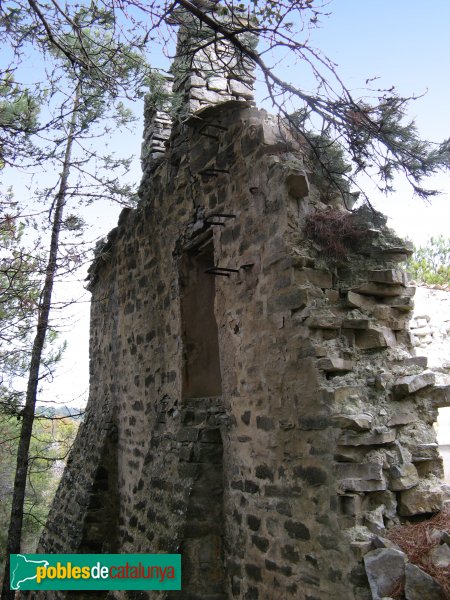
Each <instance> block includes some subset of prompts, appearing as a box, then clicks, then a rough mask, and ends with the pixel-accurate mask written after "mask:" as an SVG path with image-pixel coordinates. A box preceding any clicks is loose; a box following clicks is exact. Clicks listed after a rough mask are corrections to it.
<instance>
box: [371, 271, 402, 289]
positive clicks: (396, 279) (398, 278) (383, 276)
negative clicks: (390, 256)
mask: <svg viewBox="0 0 450 600" xmlns="http://www.w3.org/2000/svg"><path fill="white" fill-rule="evenodd" d="M369 281H373V282H376V283H387V284H400V285H406V283H407V281H406V273H405V272H404V271H402V270H401V269H384V270H373V271H369Z"/></svg>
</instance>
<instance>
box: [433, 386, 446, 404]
mask: <svg viewBox="0 0 450 600" xmlns="http://www.w3.org/2000/svg"><path fill="white" fill-rule="evenodd" d="M430 396H431V399H432V402H433V406H434V407H436V408H444V407H445V406H450V385H437V386H435V387H434V388H433V390H432V391H431V394H430Z"/></svg>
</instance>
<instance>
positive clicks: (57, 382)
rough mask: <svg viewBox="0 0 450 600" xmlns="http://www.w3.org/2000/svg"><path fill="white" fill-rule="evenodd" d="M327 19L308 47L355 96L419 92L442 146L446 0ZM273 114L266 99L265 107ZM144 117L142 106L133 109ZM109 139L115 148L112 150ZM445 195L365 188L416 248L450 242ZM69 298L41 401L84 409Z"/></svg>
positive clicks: (448, 49) (111, 212)
mask: <svg viewBox="0 0 450 600" xmlns="http://www.w3.org/2000/svg"><path fill="white" fill-rule="evenodd" d="M326 10H327V12H329V13H330V14H329V16H326V17H323V18H322V19H321V25H320V27H319V28H318V29H316V30H314V31H313V32H312V33H311V39H310V43H311V44H312V45H313V46H316V47H317V48H320V49H321V50H322V52H324V53H325V54H326V55H327V56H328V57H329V58H330V59H332V60H333V61H334V62H335V63H337V71H338V72H339V74H340V76H341V78H342V79H343V80H344V81H345V83H346V85H347V87H348V88H349V89H350V90H353V91H354V93H355V95H356V96H358V90H360V91H361V93H362V89H363V88H364V86H365V81H366V79H368V78H372V77H379V80H377V84H378V85H379V86H380V87H387V88H389V87H390V86H392V85H395V86H396V88H397V90H398V92H399V94H400V95H404V96H411V95H420V96H421V95H423V94H425V95H424V96H423V97H420V98H419V99H417V100H415V101H414V102H413V103H412V104H411V106H410V110H409V113H408V116H409V117H410V118H414V119H416V122H417V125H418V128H419V132H420V134H421V135H422V137H424V138H426V139H428V140H431V141H436V142H438V141H442V140H443V139H444V138H446V137H450V110H449V106H450V79H449V78H448V76H447V71H448V66H447V63H448V58H449V57H450V36H449V35H448V24H449V23H450V2H449V1H448V0H434V1H433V2H432V3H428V4H426V3H424V2H423V1H421V0H420V1H419V0H396V1H395V2H393V1H392V0H363V1H361V0H334V1H331V2H329V3H328V5H327V7H326ZM152 56H153V58H156V63H157V64H158V66H167V64H168V63H167V60H166V59H164V58H163V56H162V53H161V51H160V50H159V49H157V48H154V49H153V52H152ZM276 72H277V74H278V75H280V76H281V77H285V78H286V79H288V80H292V82H293V83H295V84H296V85H298V86H304V87H307V86H308V85H309V79H308V75H307V74H306V72H305V69H304V68H303V66H302V65H301V64H292V61H290V60H289V58H288V59H287V64H286V65H285V66H283V65H279V66H277V71H276ZM263 97H264V93H263V91H262V88H261V86H259V85H258V86H257V100H258V101H259V104H260V105H261V101H262V98H263ZM262 104H263V106H264V108H266V109H268V110H270V105H269V104H268V103H267V102H264V103H262ZM135 112H136V114H138V115H140V114H141V113H142V104H140V105H139V104H138V105H137V106H136V108H135ZM141 137H142V121H139V122H138V123H137V124H136V125H135V126H134V127H133V130H132V131H131V132H130V133H129V134H128V135H126V136H121V138H120V145H121V147H125V148H126V149H127V150H129V151H130V153H134V154H135V156H136V160H135V163H134V166H133V177H134V178H135V180H136V181H138V180H139V178H140V167H139V152H140V146H141ZM114 143H117V140H116V142H112V146H114ZM427 183H429V185H430V186H431V187H436V188H438V189H440V190H442V192H443V193H442V195H441V196H439V197H438V198H435V199H433V201H432V203H431V204H427V203H425V202H424V201H422V200H420V199H418V198H414V197H413V195H412V191H411V189H410V188H409V187H408V184H406V183H405V182H404V181H401V180H398V181H397V182H396V187H397V191H396V192H395V193H394V194H392V195H390V196H388V197H384V196H382V195H380V194H379V193H378V192H377V190H376V189H375V188H374V189H370V185H369V184H367V185H366V187H365V189H366V190H368V192H369V196H370V199H371V202H372V204H373V205H374V206H375V207H376V208H377V209H378V210H381V211H382V212H384V213H385V214H387V215H388V216H389V224H390V226H392V227H394V228H395V229H396V230H397V232H398V233H399V234H401V235H403V236H407V237H409V238H410V239H412V240H413V241H414V243H415V244H416V245H420V244H424V243H425V242H426V240H427V238H428V237H429V236H430V235H439V234H443V235H445V236H447V237H450V231H449V226H448V223H449V220H450V219H449V216H450V203H449V201H450V198H449V189H450V177H449V176H448V175H446V176H444V175H440V176H436V177H434V178H432V179H431V180H430V181H429V182H427ZM119 212H120V208H118V207H114V206H111V207H110V208H109V209H107V210H105V208H104V207H103V208H102V209H101V210H99V209H98V208H96V207H91V208H90V209H89V210H88V213H87V215H86V220H88V221H89V222H91V223H92V224H93V225H92V227H91V230H90V232H89V236H90V237H91V238H92V239H94V238H96V237H99V236H102V235H106V234H107V232H108V231H109V230H110V229H111V228H112V227H114V226H115V224H116V222H117V218H118V214H119ZM68 296H74V297H77V298H79V299H80V303H79V304H77V306H76V308H75V309H74V310H73V311H72V312H73V314H72V315H71V316H70V315H69V316H68V317H67V321H66V325H65V326H64V329H65V331H64V332H63V336H64V337H66V339H67V341H68V348H67V350H66V353H65V357H64V359H63V361H62V363H61V365H60V367H59V369H58V374H57V376H56V377H55V379H54V381H53V383H52V385H51V386H50V387H48V388H46V389H45V390H44V393H43V395H42V399H47V400H57V401H59V402H61V403H63V404H68V403H69V402H70V401H72V403H73V405H75V406H79V405H82V404H84V402H85V400H86V398H87V389H88V338H89V294H88V293H87V292H83V289H82V287H81V286H80V284H79V282H72V283H70V284H66V286H65V288H64V290H60V291H59V297H58V298H59V299H62V298H63V297H68Z"/></svg>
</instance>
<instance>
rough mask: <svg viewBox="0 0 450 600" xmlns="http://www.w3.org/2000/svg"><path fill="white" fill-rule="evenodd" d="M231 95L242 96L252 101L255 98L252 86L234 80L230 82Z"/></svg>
mask: <svg viewBox="0 0 450 600" xmlns="http://www.w3.org/2000/svg"><path fill="white" fill-rule="evenodd" d="M230 88H231V93H232V94H235V95H238V96H242V97H243V98H248V99H252V98H253V95H254V93H253V88H252V86H251V85H248V84H246V83H243V82H242V81H236V80H235V79H232V80H231V82H230Z"/></svg>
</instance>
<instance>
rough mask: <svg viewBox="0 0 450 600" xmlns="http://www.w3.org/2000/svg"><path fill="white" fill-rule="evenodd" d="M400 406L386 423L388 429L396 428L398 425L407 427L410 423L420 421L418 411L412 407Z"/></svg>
mask: <svg viewBox="0 0 450 600" xmlns="http://www.w3.org/2000/svg"><path fill="white" fill-rule="evenodd" d="M397 406H399V408H398V410H396V411H395V413H394V414H393V415H392V417H391V418H390V419H389V421H388V422H387V423H386V425H387V426H388V427H396V426H397V425H407V424H408V423H414V422H415V421H417V419H418V415H417V411H416V410H415V409H414V408H413V407H412V406H407V407H405V408H403V405H397Z"/></svg>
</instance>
